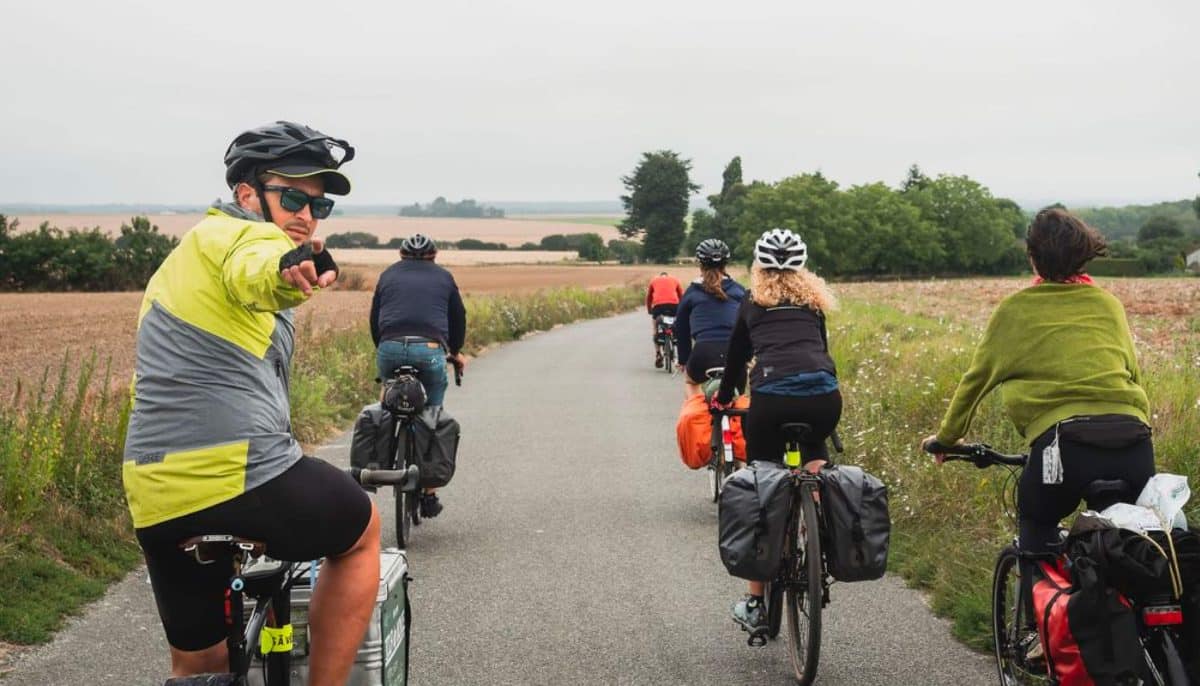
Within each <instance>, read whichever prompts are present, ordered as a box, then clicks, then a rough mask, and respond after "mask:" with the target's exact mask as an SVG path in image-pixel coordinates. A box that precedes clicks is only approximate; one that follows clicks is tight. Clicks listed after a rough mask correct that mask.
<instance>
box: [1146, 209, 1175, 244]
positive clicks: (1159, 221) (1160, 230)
mask: <svg viewBox="0 0 1200 686" xmlns="http://www.w3.org/2000/svg"><path fill="white" fill-rule="evenodd" d="M1159 238H1168V239H1179V238H1183V227H1182V226H1180V225H1179V222H1178V221H1176V219H1175V218H1174V217H1167V216H1164V215H1156V216H1153V217H1150V219H1149V220H1147V221H1146V223H1145V224H1143V225H1142V228H1140V229H1138V233H1137V241H1138V243H1139V244H1142V243H1148V242H1150V241H1153V240H1156V239H1159Z"/></svg>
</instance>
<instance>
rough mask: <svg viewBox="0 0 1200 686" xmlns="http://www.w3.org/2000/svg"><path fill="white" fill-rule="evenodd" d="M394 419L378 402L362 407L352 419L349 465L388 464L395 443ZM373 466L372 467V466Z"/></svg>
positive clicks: (366, 466) (364, 466)
mask: <svg viewBox="0 0 1200 686" xmlns="http://www.w3.org/2000/svg"><path fill="white" fill-rule="evenodd" d="M395 433H396V420H395V418H393V417H392V413H390V412H388V411H387V410H385V409H383V406H382V405H380V404H379V403H372V404H370V405H367V406H365V407H363V409H362V411H361V412H359V413H358V419H356V420H355V421H354V436H353V437H352V438H351V441H350V466H351V467H356V468H358V469H367V468H375V469H379V468H384V469H386V468H387V467H389V466H390V463H391V461H392V453H393V450H392V449H393V447H394V445H395V443H394V440H395ZM372 466H373V467H372Z"/></svg>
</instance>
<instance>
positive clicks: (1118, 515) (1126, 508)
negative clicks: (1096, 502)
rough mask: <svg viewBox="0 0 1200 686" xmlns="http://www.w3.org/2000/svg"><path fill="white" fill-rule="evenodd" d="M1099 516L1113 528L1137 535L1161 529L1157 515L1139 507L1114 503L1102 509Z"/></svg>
mask: <svg viewBox="0 0 1200 686" xmlns="http://www.w3.org/2000/svg"><path fill="white" fill-rule="evenodd" d="M1099 514H1100V516H1101V517H1103V518H1105V519H1107V520H1108V521H1110V522H1112V525H1113V526H1115V527H1118V528H1120V529H1126V530H1129V531H1136V532H1137V533H1139V534H1144V533H1146V532H1147V531H1162V528H1163V525H1162V520H1161V519H1159V518H1158V513H1156V512H1155V511H1154V510H1151V509H1150V508H1148V507H1141V506H1140V505H1130V504H1129V503H1116V504H1115V505H1109V506H1108V507H1106V508H1104V511H1103V512H1100V513H1099Z"/></svg>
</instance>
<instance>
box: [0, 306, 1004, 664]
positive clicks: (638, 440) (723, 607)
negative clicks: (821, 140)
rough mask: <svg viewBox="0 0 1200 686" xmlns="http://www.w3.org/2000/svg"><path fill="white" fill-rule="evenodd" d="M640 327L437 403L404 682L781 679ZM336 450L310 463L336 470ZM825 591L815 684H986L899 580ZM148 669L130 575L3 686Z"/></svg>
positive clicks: (341, 442)
mask: <svg viewBox="0 0 1200 686" xmlns="http://www.w3.org/2000/svg"><path fill="white" fill-rule="evenodd" d="M648 333H649V325H648V324H647V322H646V321H645V317H644V316H640V315H628V316H622V317H617V318H614V319H608V320H602V321H594V322H586V323H582V324H577V325H573V326H568V327H563V328H560V329H557V330H555V331H551V332H548V333H545V334H539V335H537V336H534V337H532V338H530V339H528V340H526V341H523V342H521V343H519V344H515V345H508V346H503V347H500V348H498V349H495V350H493V351H491V352H489V353H488V354H487V355H485V356H484V357H482V358H480V359H478V360H476V361H475V363H474V364H473V365H472V367H471V368H470V369H469V370H468V375H467V379H466V381H465V385H464V387H463V388H462V389H453V388H452V389H451V391H450V393H449V395H448V405H449V407H450V408H451V409H452V411H453V412H454V413H455V414H456V415H457V416H458V417H459V419H460V420H461V421H462V423H463V426H464V435H463V440H462V448H461V450H460V466H459V471H458V474H457V475H456V476H455V480H454V484H453V485H452V487H450V488H447V489H446V490H445V491H444V493H443V500H444V502H445V503H446V511H445V512H444V513H443V515H442V516H441V517H439V518H437V519H435V520H430V521H428V522H425V523H423V524H422V525H421V526H420V527H419V528H417V529H416V530H415V531H414V536H413V541H412V545H411V547H410V549H409V556H410V562H411V566H412V573H413V575H414V576H415V577H416V579H415V581H414V582H413V584H412V587H411V592H412V605H413V614H414V619H413V630H412V641H413V644H412V668H413V671H412V675H411V683H412V684H414V685H416V686H435V685H436V686H441V685H451V684H452V685H457V684H465V685H470V684H489V685H495V684H548V685H550V684H553V685H557V684H654V685H660V684H691V685H696V684H721V685H722V686H727V685H728V684H737V683H756V684H786V683H791V681H790V667H789V663H788V658H787V654H786V652H785V650H786V642H785V641H783V640H782V639H781V640H780V641H777V642H773V643H771V644H770V645H768V646H767V647H765V648H750V647H747V646H746V642H745V638H744V636H745V634H743V633H742V632H741V631H740V630H738V629H737V627H736V626H735V625H734V624H733V623H732V622H731V621H730V619H729V615H728V613H729V606H730V604H731V603H732V602H733V601H734V600H735V599H736V598H738V597H739V596H740V594H741V593H742V589H743V588H744V586H743V584H742V582H740V581H739V580H737V579H733V578H731V577H729V576H727V575H726V574H725V572H724V569H723V568H722V566H721V563H720V560H719V559H718V556H717V547H716V542H715V535H716V508H715V506H714V505H713V504H712V503H711V502H708V500H707V498H706V497H705V492H706V488H707V483H706V480H705V477H704V475H703V473H701V472H689V471H688V470H686V469H685V468H684V467H683V466H682V465H681V464H680V462H679V458H678V457H677V456H676V449H675V441H674V434H673V431H674V421H675V416H676V413H677V411H678V407H679V403H680V401H681V400H682V397H683V396H682V391H681V386H680V384H681V382H680V380H679V377H678V376H676V377H671V378H668V377H667V376H666V375H665V374H662V373H661V372H655V371H654V370H653V369H652V367H651V366H650V356H649V353H650V343H649V340H648V338H649V336H648ZM849 401H850V402H853V398H850V399H849ZM347 442H348V437H346V436H343V437H341V438H340V439H338V440H337V441H335V442H334V443H332V444H330V445H329V446H326V447H325V448H323V449H322V450H321V451H320V455H321V456H322V457H325V458H326V459H329V460H331V461H335V462H338V463H341V462H344V461H345V460H346V453H347V448H346V445H347ZM379 503H380V505H381V507H382V509H383V515H384V521H385V530H384V541H385V544H387V542H388V541H393V542H394V540H395V539H394V533H393V530H392V524H391V522H392V520H393V517H392V498H391V495H390V493H387V494H384V495H382V496H381V497H380V498H379ZM832 595H833V604H832V605H831V607H830V609H829V611H827V614H826V615H825V618H826V624H825V634H824V641H823V644H822V654H821V663H820V670H819V675H818V683H820V684H829V685H833V684H855V685H873V684H920V685H926V684H954V685H955V686H961V685H964V684H989V683H992V682H993V681H994V678H995V677H994V675H993V672H992V667H991V664H990V662H989V661H988V660H987V659H986V658H984V657H982V656H980V655H978V654H975V653H972V652H970V651H968V650H967V649H965V648H963V647H962V646H961V645H959V644H958V643H956V642H955V641H954V640H953V639H952V638H951V637H950V635H949V632H948V629H947V626H946V624H945V623H944V622H942V621H940V620H938V619H936V618H934V617H933V616H932V615H931V614H930V612H929V610H928V608H927V606H926V604H925V602H924V600H923V598H922V596H921V595H920V594H918V593H916V592H913V591H910V590H908V589H906V588H905V587H904V585H903V584H902V583H901V582H899V581H898V580H896V579H894V578H891V577H889V578H887V579H884V580H882V581H879V582H869V583H860V584H840V585H835V586H834V588H833V591H832ZM164 656H165V646H164V643H163V640H162V638H161V630H160V628H159V626H158V623H157V618H156V616H155V615H154V610H153V601H152V600H151V597H150V595H149V587H148V586H147V585H146V583H145V578H144V572H135V573H134V574H132V575H130V577H129V578H127V579H126V580H125V581H123V582H122V583H120V584H118V585H117V586H116V587H114V589H113V591H112V592H111V593H110V594H109V595H108V596H107V597H106V598H105V599H104V600H103V601H101V602H99V603H97V604H95V605H94V606H92V607H91V608H90V609H89V610H88V612H87V613H86V615H85V616H84V617H82V618H81V619H79V620H77V621H75V622H73V623H72V624H71V626H70V628H69V629H68V630H67V631H65V632H64V633H63V634H62V635H61V636H60V637H59V638H58V639H57V640H56V641H55V642H54V643H52V644H51V645H49V646H46V647H44V648H40V649H38V650H36V651H34V652H33V653H31V654H30V655H28V656H26V657H25V658H24V659H22V660H21V661H20V662H19V663H18V664H17V666H16V668H15V670H14V672H13V674H11V675H10V677H9V678H8V679H6V680H3V682H2V683H3V684H4V685H5V686H9V684H12V685H16V684H21V685H25V684H31V685H32V684H38V685H42V684H82V683H87V684H96V685H105V686H106V685H109V684H112V685H113V686H116V685H118V684H120V685H122V686H124V685H127V684H152V683H155V682H154V678H153V676H148V675H154V674H161V673H162V672H163V671H164V670H165V657H164ZM159 683H161V682H159Z"/></svg>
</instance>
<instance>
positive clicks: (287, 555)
mask: <svg viewBox="0 0 1200 686" xmlns="http://www.w3.org/2000/svg"><path fill="white" fill-rule="evenodd" d="M370 519H371V499H370V498H369V497H368V496H367V494H366V493H365V492H364V491H363V489H362V487H361V486H359V485H358V483H357V482H355V481H354V479H353V478H351V477H350V475H348V474H346V473H345V472H343V471H342V470H340V469H338V468H337V467H334V466H333V465H331V464H329V463H327V462H325V461H323V460H319V459H316V458H313V457H302V458H300V460H299V461H298V462H297V463H296V464H295V465H293V466H292V467H291V468H289V469H288V470H287V471H286V472H284V473H283V474H280V475H279V476H277V477H275V478H274V479H272V480H270V481H268V482H267V483H265V484H263V485H262V486H259V487H258V488H255V489H254V490H251V491H247V492H246V493H243V494H242V495H239V496H238V497H236V498H234V499H232V500H227V501H225V502H223V503H219V504H217V505H214V506H212V507H210V508H207V509H204V510H201V511H199V512H195V513H192V514H190V515H184V516H183V517H178V518H176V519H172V520H170V521H166V522H163V523H161V524H155V525H154V526H149V527H146V528H144V529H138V530H137V539H138V543H140V544H141V546H142V551H143V553H144V554H145V556H146V567H147V569H148V570H149V572H150V583H151V585H152V586H153V588H154V599H155V601H156V602H157V603H158V614H159V617H160V618H161V619H162V623H163V629H165V630H166V633H167V641H168V642H169V643H170V644H171V646H172V647H174V648H177V649H179V650H201V649H203V648H208V647H210V646H213V645H216V644H217V643H220V642H221V641H222V640H224V639H225V637H226V628H225V589H226V587H227V586H228V584H229V577H230V575H231V574H232V568H231V564H230V563H229V562H228V561H226V562H224V563H222V562H220V561H218V562H214V563H213V564H207V565H201V564H200V563H198V562H197V561H196V559H195V558H194V557H192V556H191V555H189V554H187V553H184V552H183V551H182V550H180V549H179V544H180V543H181V542H182V541H183V540H184V539H187V538H190V537H192V536H199V535H202V534H231V535H234V536H240V537H243V538H249V539H252V540H256V541H263V542H264V543H266V544H267V555H268V556H270V557H273V558H275V559H277V560H288V561H295V562H302V561H305V560H316V559H319V558H322V557H329V556H336V555H340V554H341V553H344V552H346V551H347V550H349V549H350V548H351V547H352V546H353V545H354V544H355V543H357V542H358V539H359V538H361V537H362V534H363V532H364V531H365V530H366V528H367V524H368V523H369V522H370Z"/></svg>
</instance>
